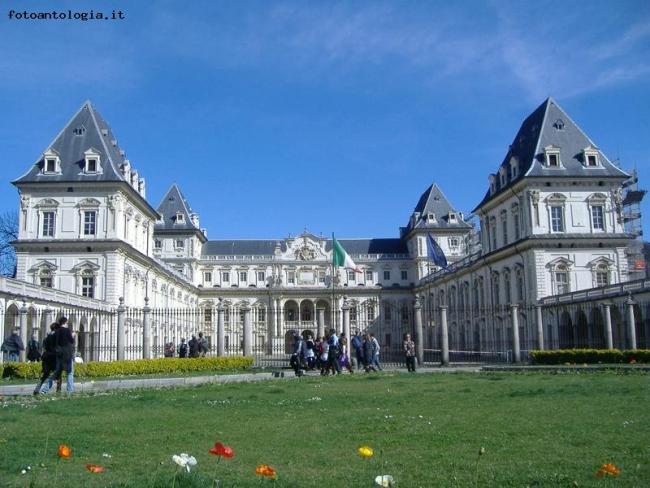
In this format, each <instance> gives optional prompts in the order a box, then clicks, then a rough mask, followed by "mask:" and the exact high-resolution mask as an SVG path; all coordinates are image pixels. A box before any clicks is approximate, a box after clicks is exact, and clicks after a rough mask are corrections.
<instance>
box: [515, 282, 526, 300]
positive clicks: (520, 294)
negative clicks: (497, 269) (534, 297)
mask: <svg viewBox="0 0 650 488" xmlns="http://www.w3.org/2000/svg"><path fill="white" fill-rule="evenodd" d="M523 299H524V278H523V276H517V300H519V301H522V300H523Z"/></svg>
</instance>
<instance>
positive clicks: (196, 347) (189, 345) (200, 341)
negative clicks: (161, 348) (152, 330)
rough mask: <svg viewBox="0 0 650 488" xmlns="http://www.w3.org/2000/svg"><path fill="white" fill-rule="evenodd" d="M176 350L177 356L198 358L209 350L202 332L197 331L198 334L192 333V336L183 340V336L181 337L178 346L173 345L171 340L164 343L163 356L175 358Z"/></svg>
mask: <svg viewBox="0 0 650 488" xmlns="http://www.w3.org/2000/svg"><path fill="white" fill-rule="evenodd" d="M177 352H178V357H179V358H200V357H205V356H206V355H207V354H208V353H209V352H210V345H209V344H208V340H207V339H206V338H205V337H204V336H203V332H199V336H198V337H197V336H196V334H192V338H191V339H190V340H189V341H188V342H185V338H184V337H183V338H181V343H180V344H179V345H178V347H175V346H174V343H173V342H167V343H166V344H165V353H164V355H165V357H166V358H175V357H177V356H176V353H177Z"/></svg>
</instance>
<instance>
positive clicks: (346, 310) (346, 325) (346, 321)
mask: <svg viewBox="0 0 650 488" xmlns="http://www.w3.org/2000/svg"><path fill="white" fill-rule="evenodd" d="M341 312H342V314H343V326H342V328H341V330H340V331H339V332H345V337H347V338H348V344H349V343H350V342H349V340H350V304H349V303H348V300H347V298H346V299H344V300H343V306H342V307H341Z"/></svg>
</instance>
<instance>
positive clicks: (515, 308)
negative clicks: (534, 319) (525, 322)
mask: <svg viewBox="0 0 650 488" xmlns="http://www.w3.org/2000/svg"><path fill="white" fill-rule="evenodd" d="M510 314H511V315H512V362H513V363H514V364H519V363H521V349H520V345H519V304H517V303H512V304H510Z"/></svg>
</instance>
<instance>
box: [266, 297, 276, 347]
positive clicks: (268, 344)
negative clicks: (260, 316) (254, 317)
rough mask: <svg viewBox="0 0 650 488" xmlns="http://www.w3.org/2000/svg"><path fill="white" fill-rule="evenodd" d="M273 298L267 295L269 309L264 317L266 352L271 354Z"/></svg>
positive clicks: (273, 324) (273, 335) (273, 330)
mask: <svg viewBox="0 0 650 488" xmlns="http://www.w3.org/2000/svg"><path fill="white" fill-rule="evenodd" d="M274 302H275V299H274V298H271V296H270V295H269V310H268V314H267V317H266V335H267V339H268V340H267V341H266V353H267V354H273V339H274V338H275V306H274Z"/></svg>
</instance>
